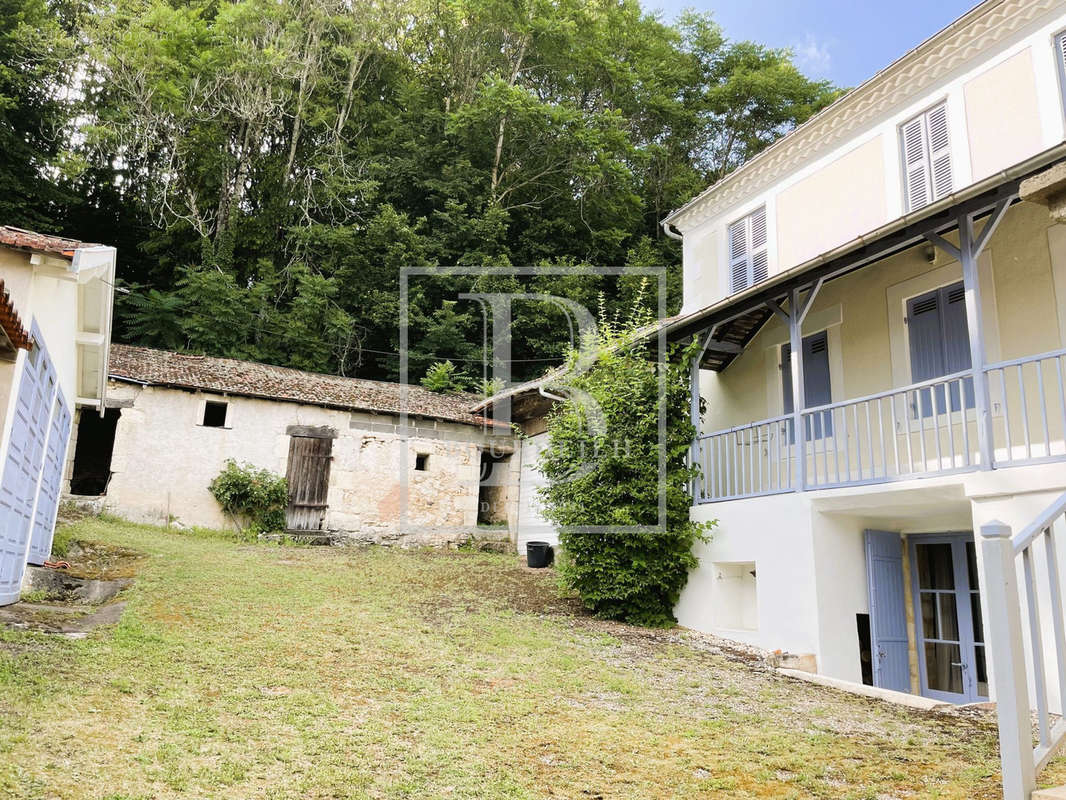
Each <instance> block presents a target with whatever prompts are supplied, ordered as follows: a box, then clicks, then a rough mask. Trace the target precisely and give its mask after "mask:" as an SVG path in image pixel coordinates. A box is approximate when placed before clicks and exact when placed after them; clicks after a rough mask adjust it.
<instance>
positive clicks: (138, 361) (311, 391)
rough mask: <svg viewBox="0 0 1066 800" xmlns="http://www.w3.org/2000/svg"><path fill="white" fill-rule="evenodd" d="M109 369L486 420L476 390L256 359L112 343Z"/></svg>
mask: <svg viewBox="0 0 1066 800" xmlns="http://www.w3.org/2000/svg"><path fill="white" fill-rule="evenodd" d="M108 374H109V375H111V377H113V378H120V379H121V378H126V379H129V380H134V381H139V382H143V383H149V384H158V385H162V386H174V387H178V388H182V389H201V390H203V391H210V392H218V393H225V394H233V395H241V396H244V397H259V398H263V399H267V400H284V401H289V402H294V403H307V404H308V405H317V406H326V407H327V408H340V409H345V410H351V411H370V412H375V413H382V414H400V413H403V411H404V410H405V409H406V411H407V413H408V414H410V415H411V416H419V417H429V418H431V419H440V420H446V421H449V422H459V423H463V424H466V425H482V424H485V422H486V420H485V418H484V417H481V416H478V415H476V414H473V413H471V411H470V409H471V408H472V407H473V405H474V404H475V403H477V402H478V400H479V398H478V397H477V396H476V395H472V394H462V395H444V394H437V393H436V392H431V391H429V390H428V389H424V388H422V387H421V386H406V387H405V386H404V384H401V383H386V382H384V381H369V380H363V379H361V378H342V377H340V376H338V375H323V374H320V373H317V372H304V371H302V370H298V369H289V368H287V367H275V366H272V365H270V364H259V363H256V362H254V361H238V360H236V359H232V358H212V357H210V356H197V355H188V354H185V353H173V352H170V351H167V350H153V349H151V348H148V347H133V346H130V345H125V344H112V345H111V363H110V366H109V369H108ZM405 388H406V390H407V391H406V394H407V398H406V403H405V401H404V397H403V394H404V389H405ZM488 422H489V424H493V423H492V422H491V421H488Z"/></svg>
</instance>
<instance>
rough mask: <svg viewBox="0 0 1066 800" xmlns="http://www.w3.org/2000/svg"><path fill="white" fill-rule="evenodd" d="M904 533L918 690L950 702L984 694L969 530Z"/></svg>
mask: <svg viewBox="0 0 1066 800" xmlns="http://www.w3.org/2000/svg"><path fill="white" fill-rule="evenodd" d="M909 538H910V555H911V575H912V581H913V585H912V588H913V593H914V605H915V609H914V610H915V628H916V631H917V636H918V641H917V647H918V665H919V672H920V676H921V686H922V694H923V695H925V696H926V697H933V698H935V699H938V700H945V701H947V702H951V703H972V702H977V701H979V700H982V699H986V698H987V697H988V676H987V674H986V670H985V658H984V633H983V631H982V622H981V595H980V587H979V584H978V580H977V557H976V556H977V554H976V551H975V550H974V543H973V534H971V533H952V534H931V535H918V536H911V537H909Z"/></svg>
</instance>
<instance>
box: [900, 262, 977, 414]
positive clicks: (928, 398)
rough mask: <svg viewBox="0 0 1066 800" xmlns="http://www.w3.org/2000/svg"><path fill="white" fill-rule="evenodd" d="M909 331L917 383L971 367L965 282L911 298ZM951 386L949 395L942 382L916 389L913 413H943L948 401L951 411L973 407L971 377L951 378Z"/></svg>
mask: <svg viewBox="0 0 1066 800" xmlns="http://www.w3.org/2000/svg"><path fill="white" fill-rule="evenodd" d="M907 333H908V338H909V340H910V355H911V380H912V381H914V382H915V383H919V382H921V381H928V380H933V379H934V378H939V377H941V376H943V375H953V374H955V373H957V372H964V371H966V370H968V369H969V368H970V338H969V327H968V325H967V324H966V292H965V290H964V289H963V285H962V283H961V282H960V283H955V284H952V285H951V286H942V287H940V288H939V289H934V290H933V291H931V292H927V293H926V294H923V295H919V296H918V297H912V298H911V299H910V300H908V301H907ZM960 385H961V394H960ZM948 388H949V391H948V393H947V394H945V391H944V386H942V385H940V386H936V387H928V388H925V389H919V390H917V391H916V392H915V393H914V395H913V396H912V397H911V399H910V402H911V406H912V409H913V413H914V415H915V416H917V415H918V413H919V409H920V412H921V415H922V416H923V417H928V416H930V415H932V414H933V413H934V412H935V413H937V414H943V413H944V412H945V411H947V408H948V403H949V402H950V404H951V410H952V411H958V410H959V409H960V408H962V407H963V405H965V407H966V408H973V405H974V395H973V380H972V379H971V378H963V379H961V381H952V383H951V385H950V387H948ZM948 395H950V397H949V396H948Z"/></svg>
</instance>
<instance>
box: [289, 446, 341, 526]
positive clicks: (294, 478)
mask: <svg viewBox="0 0 1066 800" xmlns="http://www.w3.org/2000/svg"><path fill="white" fill-rule="evenodd" d="M332 453H333V439H327V438H319V437H311V436H293V437H291V438H290V439H289V467H288V471H287V472H286V475H285V477H286V478H287V479H288V481H289V509H288V512H287V513H286V515H285V527H287V528H288V529H289V530H290V531H319V530H322V521H323V520H324V519H325V517H326V509H327V508H328V507H329V504H328V503H327V502H326V496H327V494H328V492H329V462H330V461H331V460H332V458H333V456H332Z"/></svg>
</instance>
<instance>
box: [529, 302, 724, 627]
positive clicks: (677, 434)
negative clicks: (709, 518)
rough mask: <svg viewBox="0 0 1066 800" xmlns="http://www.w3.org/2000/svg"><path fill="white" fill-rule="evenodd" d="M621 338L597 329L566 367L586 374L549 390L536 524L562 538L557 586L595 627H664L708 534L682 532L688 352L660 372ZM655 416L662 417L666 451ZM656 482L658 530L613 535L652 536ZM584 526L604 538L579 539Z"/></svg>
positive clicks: (610, 328) (613, 330) (687, 501)
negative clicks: (584, 363) (554, 395)
mask: <svg viewBox="0 0 1066 800" xmlns="http://www.w3.org/2000/svg"><path fill="white" fill-rule="evenodd" d="M623 330H630V331H631V330H633V326H632V325H628V326H625V327H624V328H623V326H619V325H616V324H612V323H611V322H608V323H607V324H605V325H603V326H602V327H601V333H600V334H599V335H598V338H597V339H595V340H593V341H588V342H585V343H583V345H582V348H581V350H580V352H576V353H573V354H572V355H571V361H570V366H571V368H572V369H573V368H575V367H576V366H578V365H579V359H581V360H583V359H586V358H587V359H590V361H591V367H590V368H589V369H588V371H585V372H583V373H581V374H578V375H577V376H576V377H573V378H570V379H568V380H567V383H566V386H560V387H558V388H557V389H553V391H563V392H564V393H567V394H568V395H569V397H568V399H567V401H566V402H563V403H560V404H558V405H557V406H556V407H555V408H554V409H553V410H552V412H551V413H550V415H549V419H548V447H547V449H546V450H545V451H544V453H543V454H542V456H541V460H540V468H541V470H542V472H543V473H544V475H545V476H546V478H547V485H546V486H545V487H543V488H542V489H541V490H540V491H541V495H542V497H543V498H544V501H545V515H546V516H547V518H548V519H549V520H551V521H552V522H554V523H555V524H556V525H558V526H559V527H560V543H561V545H562V550H563V553H562V557H561V559H560V574H561V576H562V579H563V581H564V582H565V584H566V585H567V586H569V587H570V588H572V589H574V590H576V591H577V593H578V595H579V596H580V597H581V600H582V602H584V604H585V605H586V606H587V607H588V608H590V609H591V610H592V611H594V612H595V613H596V614H597V615H598V616H601V617H606V618H608V619H618V620H624V621H626V622H631V623H635V624H640V625H649V626H665V625H670V624H672V623H673V622H674V621H675V620H674V616H673V607H674V605H675V604H676V603H677V600H678V597H679V596H680V593H681V589H682V588H684V585H685V582H686V581H687V580H688V573H689V570H691V569H693V568H694V567H695V566H696V563H697V562H696V558H695V556H694V555H693V553H692V548H693V546H694V545H695V544H696V542H698V541H705V540H706V538H707V536H708V531H709V530H710V528H711V527H713V524H714V523H707V524H701V523H695V522H691V521H690V520H689V509H690V507H691V505H692V500H691V497H690V496H689V488H688V487H689V485H690V482H691V481H692V479H693V478H694V477H695V476H696V475H697V472H698V470H697V468H696V467H695V466H690V465H689V464H688V462H687V454H688V449H689V446H690V444H691V442H692V438H693V436H694V435H695V428H694V427H693V425H692V423H691V422H690V420H689V411H688V374H689V373H688V367H689V364H690V363H691V359H692V358H693V356H694V350H693V347H692V346H690V347H688V348H685V349H683V350H678V349H675V350H674V351H673V352H672V353H671V359H670V361H669V362H668V363H667V364H665V365H662V366H659V365H657V364H656V363H654V362H653V361H650V360H649V358H648V353H647V352H646V349H645V347H644V346H642V345H633V344H631V343H630V341H631V338H630V336H629V334H626V333H624V332H623ZM660 379H661V380H662V382H663V384H664V387H665V392H664V393H663V394H662V395H660ZM575 390H576V391H575ZM582 393H583V394H582ZM583 396H584V397H587V398H591V400H592V401H594V403H595V405H594V406H593V405H592V404H588V403H586V402H583V400H582V397H583ZM594 409H598V412H597V410H594ZM660 409H663V410H665V414H666V435H665V450H664V449H663V448H661V447H660V441H659V412H660ZM660 459H661V460H662V466H661V467H660ZM660 469H661V470H662V472H661V473H660ZM660 474H662V475H663V476H664V480H663V486H664V489H665V505H666V509H665V510H666V525H665V530H662V529H658V530H653V531H649V532H636V533H634V532H628V531H621V530H614V529H619V528H622V527H628V526H656V525H658V523H659V499H660V480H659V478H660ZM590 526H596V527H601V528H604V529H606V532H604V533H587V532H582V531H581V530H580V528H582V527H590Z"/></svg>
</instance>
